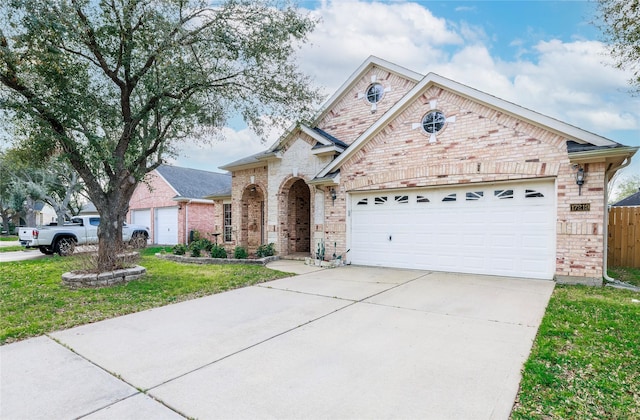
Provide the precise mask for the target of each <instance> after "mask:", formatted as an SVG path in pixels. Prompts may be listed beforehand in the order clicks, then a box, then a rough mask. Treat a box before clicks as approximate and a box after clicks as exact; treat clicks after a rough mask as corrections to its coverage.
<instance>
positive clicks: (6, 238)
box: [0, 235, 18, 242]
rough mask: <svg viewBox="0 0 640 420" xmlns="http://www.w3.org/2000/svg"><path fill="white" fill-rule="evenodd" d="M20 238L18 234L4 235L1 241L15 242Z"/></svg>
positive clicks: (0, 237)
mask: <svg viewBox="0 0 640 420" xmlns="http://www.w3.org/2000/svg"><path fill="white" fill-rule="evenodd" d="M17 240H18V235H2V236H0V242H14V241H17Z"/></svg>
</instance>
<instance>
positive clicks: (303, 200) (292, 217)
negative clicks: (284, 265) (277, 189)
mask: <svg viewBox="0 0 640 420" xmlns="http://www.w3.org/2000/svg"><path fill="white" fill-rule="evenodd" d="M281 197H282V198H283V200H282V202H281V204H282V205H283V210H284V211H283V212H282V213H281V214H282V215H283V216H284V218H283V219H282V220H281V221H280V226H281V227H282V229H283V234H284V235H283V236H284V238H285V243H284V244H283V247H282V249H281V251H282V253H283V254H285V255H286V254H292V253H296V252H301V253H311V191H310V189H309V186H308V185H307V183H306V182H305V181H304V179H302V178H292V179H290V180H289V181H287V182H286V183H285V184H284V185H283V187H282V190H281Z"/></svg>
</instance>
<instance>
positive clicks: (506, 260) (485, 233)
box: [349, 180, 556, 279]
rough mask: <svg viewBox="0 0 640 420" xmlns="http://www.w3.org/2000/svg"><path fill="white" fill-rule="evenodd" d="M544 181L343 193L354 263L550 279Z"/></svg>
mask: <svg viewBox="0 0 640 420" xmlns="http://www.w3.org/2000/svg"><path fill="white" fill-rule="evenodd" d="M554 196H555V187H554V183H553V181H552V180H548V181H535V182H526V183H495V184H477V185H468V186H464V187H447V188H429V189H416V190H409V191H407V190H396V191H389V190H384V191H373V192H367V193H354V194H351V218H350V223H351V226H350V234H351V243H350V244H349V247H350V248H351V261H352V262H353V263H354V264H363V265H379V266H388V267H405V268H415V269H424V270H438V271H456V272H464V273H480V274H492V275H502V276H518V277H522V276H524V277H531V278H543V279H545V278H551V277H553V273H554V271H555V235H556V231H555V220H556V215H555V206H556V203H555V199H554Z"/></svg>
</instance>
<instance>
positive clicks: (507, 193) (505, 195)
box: [493, 190, 513, 200]
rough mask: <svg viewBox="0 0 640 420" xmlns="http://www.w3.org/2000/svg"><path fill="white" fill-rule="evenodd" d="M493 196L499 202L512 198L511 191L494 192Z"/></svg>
mask: <svg viewBox="0 0 640 420" xmlns="http://www.w3.org/2000/svg"><path fill="white" fill-rule="evenodd" d="M493 195H495V196H496V197H498V199H499V200H507V199H509V198H513V190H495V191H494V192H493Z"/></svg>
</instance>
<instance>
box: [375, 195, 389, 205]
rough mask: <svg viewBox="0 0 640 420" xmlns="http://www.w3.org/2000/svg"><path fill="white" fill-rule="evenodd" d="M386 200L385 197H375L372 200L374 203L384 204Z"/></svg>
mask: <svg viewBox="0 0 640 420" xmlns="http://www.w3.org/2000/svg"><path fill="white" fill-rule="evenodd" d="M386 202H387V197H376V198H375V199H374V201H373V203H374V204H384V203H386Z"/></svg>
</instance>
